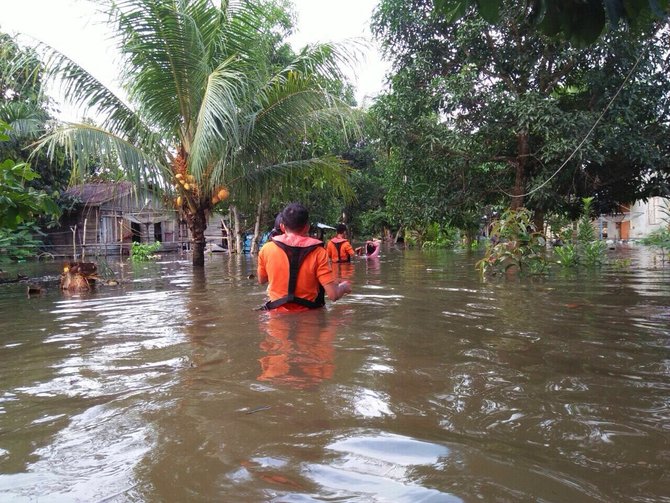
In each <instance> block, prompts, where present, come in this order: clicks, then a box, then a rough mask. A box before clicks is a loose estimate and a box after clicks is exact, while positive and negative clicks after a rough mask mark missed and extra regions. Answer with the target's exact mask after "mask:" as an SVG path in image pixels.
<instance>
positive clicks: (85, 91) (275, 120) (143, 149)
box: [38, 0, 350, 266]
mask: <svg viewBox="0 0 670 503" xmlns="http://www.w3.org/2000/svg"><path fill="white" fill-rule="evenodd" d="M99 5H101V8H102V9H103V11H104V13H105V14H107V15H108V16H109V19H110V20H111V22H112V26H113V36H114V38H115V42H116V43H117V48H118V50H119V53H120V58H121V64H119V65H117V67H118V68H119V69H120V75H119V81H120V82H121V84H122V87H123V90H124V91H125V93H126V94H125V96H123V97H121V96H119V95H118V94H117V93H115V92H114V91H113V90H111V89H110V88H109V87H108V86H106V85H104V84H103V83H101V82H100V81H98V80H97V79H96V78H95V77H93V75H91V74H90V73H89V72H87V71H86V70H84V69H83V68H82V67H81V66H79V65H78V64H77V62H75V61H72V60H71V59H69V58H68V57H67V56H65V55H63V54H61V53H59V52H58V51H56V50H54V49H53V48H47V50H48V55H49V57H48V58H47V61H46V66H47V68H48V70H49V71H50V74H51V75H53V76H55V77H57V78H58V79H59V80H60V81H61V82H62V88H63V94H64V95H65V96H66V98H68V99H69V100H70V101H72V102H73V104H75V105H79V106H85V107H89V108H91V109H92V110H94V111H95V114H96V117H98V118H100V126H96V125H91V124H90V123H71V124H65V125H62V126H60V127H58V128H57V129H56V130H54V131H53V132H52V133H50V134H48V135H47V136H45V137H44V138H42V140H41V141H40V142H39V144H38V148H39V149H46V150H47V151H49V152H53V151H54V149H55V147H56V146H62V147H64V148H65V151H66V153H67V155H68V156H69V157H70V158H71V160H72V162H73V165H74V167H73V177H74V178H75V179H77V177H80V176H81V175H82V170H81V169H79V168H78V167H79V166H86V165H87V163H88V162H89V161H90V160H91V159H94V158H96V157H97V158H100V157H101V156H104V157H105V158H108V157H109V156H113V157H115V158H116V159H117V162H118V165H119V167H120V169H121V170H122V171H123V172H124V174H125V176H126V177H128V178H129V179H131V180H134V181H135V182H136V184H138V185H139V184H151V185H153V186H155V187H160V188H162V189H163V190H164V191H165V192H166V193H168V194H170V196H171V199H172V200H173V201H174V204H175V206H176V207H177V208H178V209H179V210H180V211H182V212H183V215H184V217H185V219H186V221H187V224H188V227H189V230H190V232H191V235H192V239H193V247H192V250H193V265H194V266H202V265H203V264H204V249H205V236H204V231H205V227H206V226H207V217H208V214H209V212H210V211H211V210H212V208H213V206H214V205H215V204H217V203H218V202H219V201H221V200H225V199H226V198H228V197H229V195H231V196H235V197H250V195H253V194H259V193H263V192H266V191H267V190H268V189H269V188H270V187H272V184H276V183H281V182H282V181H286V180H290V179H291V177H292V176H293V175H295V174H296V173H298V172H302V173H304V170H316V171H318V172H319V173H321V174H326V175H327V176H328V177H329V180H330V181H331V182H332V184H333V188H334V190H341V191H343V192H344V191H346V165H345V164H344V162H343V161H342V160H341V159H339V158H336V157H322V158H318V159H307V160H293V159H291V158H289V157H288V153H289V152H290V149H286V145H288V144H290V143H291V142H294V141H295V138H296V137H298V138H299V137H300V134H301V131H303V130H304V129H306V128H307V127H313V125H314V124H315V123H318V122H320V121H330V120H333V119H334V118H337V117H341V116H342V115H343V114H346V113H348V112H349V107H348V106H347V105H346V104H344V103H343V102H342V101H341V100H339V99H337V97H336V96H333V94H331V93H329V92H328V89H329V88H332V85H331V84H332V82H333V81H338V80H342V79H343V76H342V74H341V65H342V63H346V61H348V60H349V58H350V55H349V54H348V53H347V51H346V50H342V48H338V47H336V46H334V45H331V44H321V45H315V46H310V47H307V48H305V49H303V50H302V51H301V52H300V53H298V54H292V52H291V51H289V52H288V53H287V52H286V51H284V53H283V54H282V56H281V57H277V54H278V51H277V48H278V45H279V41H280V38H281V37H280V36H278V35H277V34H278V33H280V31H278V30H277V27H278V26H279V27H280V28H281V26H280V23H279V22H280V21H282V20H283V21H285V20H286V19H288V18H287V15H286V11H285V10H284V8H283V6H282V5H279V4H278V3H276V2H273V1H268V2H254V3H253V4H252V3H251V2H239V3H235V2H233V1H232V0H231V1H226V0H224V1H221V2H220V4H219V5H214V2H211V0H181V1H180V0H177V1H174V0H171V1H167V0H120V1H111V0H107V1H103V2H102V3H100V4H99ZM285 26H286V25H284V27H285Z"/></svg>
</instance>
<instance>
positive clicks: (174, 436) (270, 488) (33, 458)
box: [0, 247, 670, 503]
mask: <svg viewBox="0 0 670 503" xmlns="http://www.w3.org/2000/svg"><path fill="white" fill-rule="evenodd" d="M609 254H610V259H611V261H610V263H609V265H606V266H604V267H603V268H602V270H600V271H597V272H592V273H589V272H580V273H578V274H572V273H563V272H561V271H555V272H554V273H552V274H551V275H550V276H549V277H547V278H539V279H538V278H536V279H521V280H514V279H496V280H489V281H481V279H480V278H479V276H478V275H477V274H476V272H475V271H474V263H475V261H476V260H477V258H479V257H478V256H476V255H469V254H466V253H454V252H421V251H417V250H397V249H388V248H387V249H385V250H384V252H383V254H382V257H381V258H380V259H379V260H376V261H367V262H366V261H364V260H359V261H357V262H355V263H354V264H353V265H341V266H336V267H335V270H336V272H337V274H338V275H340V276H342V277H347V278H350V279H351V280H352V281H353V284H354V293H353V294H352V295H350V296H348V297H346V298H344V299H342V300H341V301H339V302H337V303H334V304H333V303H330V304H329V305H328V307H327V308H326V309H323V310H319V311H315V312H310V313H306V314H303V315H284V316H268V314H267V313H265V312H260V311H256V310H254V308H255V307H257V306H259V305H260V304H261V303H262V301H263V299H264V290H263V288H262V287H260V286H258V285H257V284H256V283H255V279H253V278H249V275H251V274H254V273H255V260H254V258H253V257H248V256H246V257H232V258H231V257H229V256H228V255H216V254H215V255H213V256H211V257H209V258H208V259H207V264H206V268H205V270H204V272H203V273H197V272H195V273H194V271H193V270H192V268H191V265H190V263H189V262H188V260H177V259H176V258H175V259H174V260H165V261H161V262H159V263H152V264H142V265H132V264H127V263H126V264H123V265H122V264H120V263H110V264H109V266H110V267H111V269H112V270H113V271H114V272H115V273H116V276H117V278H119V279H120V280H121V283H120V284H119V285H117V286H103V285H100V286H99V287H98V288H97V289H96V290H95V291H94V292H91V293H87V294H81V295H65V294H63V293H61V292H60V291H59V290H58V288H57V282H56V281H55V278H56V275H57V274H58V268H59V264H18V265H12V266H4V265H3V266H2V267H3V268H4V269H5V270H6V274H10V275H11V274H14V273H15V272H17V271H21V272H23V273H25V274H28V275H30V276H33V277H35V276H40V277H42V280H43V282H46V284H47V286H48V288H49V289H48V291H47V292H46V293H45V294H43V295H41V296H36V297H31V298H28V297H27V295H26V285H25V284H22V283H19V284H6V285H0V363H1V366H0V501H31V502H32V501H39V502H52V501H53V502H61V501H62V502H73V501H85V502H170V501H175V502H186V501H189V502H190V501H194V502H198V501H203V502H205V501H231V502H260V501H275V502H296V503H297V502H309V501H329V502H335V501H336V502H344V501H346V502H369V501H373V502H442V501H445V502H461V501H462V502H471V501H503V502H504V501H509V502H518V501H528V502H530V501H533V502H534V501H546V502H571V503H573V502H594V501H595V502H601V501H602V502H629V501H640V502H651V501H669V499H668V498H670V469H669V468H670V411H669V403H670V393H669V390H670V350H669V348H670V281H669V280H670V267H668V266H665V267H661V264H660V263H658V261H655V260H654V259H653V257H652V256H651V255H650V254H649V253H648V251H647V250H642V249H638V248H635V247H631V248H618V249H617V250H614V251H610V252H609ZM624 260H626V261H630V265H628V264H627V262H624Z"/></svg>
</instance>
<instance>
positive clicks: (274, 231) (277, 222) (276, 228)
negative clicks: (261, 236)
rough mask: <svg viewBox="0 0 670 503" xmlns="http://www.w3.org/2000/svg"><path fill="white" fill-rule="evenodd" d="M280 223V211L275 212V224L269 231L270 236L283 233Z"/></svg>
mask: <svg viewBox="0 0 670 503" xmlns="http://www.w3.org/2000/svg"><path fill="white" fill-rule="evenodd" d="M281 223H282V220H281V213H277V216H276V217H275V226H274V227H273V228H272V230H271V231H270V237H271V238H273V237H275V236H280V235H282V234H284V233H283V232H282V230H281Z"/></svg>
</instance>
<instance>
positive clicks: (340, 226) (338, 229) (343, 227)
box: [335, 224, 347, 234]
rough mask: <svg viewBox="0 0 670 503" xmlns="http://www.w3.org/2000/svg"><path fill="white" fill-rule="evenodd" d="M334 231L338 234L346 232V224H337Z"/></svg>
mask: <svg viewBox="0 0 670 503" xmlns="http://www.w3.org/2000/svg"><path fill="white" fill-rule="evenodd" d="M335 232H337V233H338V234H344V233H345V232H347V226H346V225H345V224H337V227H335Z"/></svg>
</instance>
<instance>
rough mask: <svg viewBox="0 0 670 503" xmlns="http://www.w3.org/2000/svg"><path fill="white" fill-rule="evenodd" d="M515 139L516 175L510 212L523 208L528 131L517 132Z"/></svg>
mask: <svg viewBox="0 0 670 503" xmlns="http://www.w3.org/2000/svg"><path fill="white" fill-rule="evenodd" d="M516 138H517V158H516V173H515V176H514V190H513V191H512V194H513V197H512V204H510V209H512V210H518V209H519V208H523V197H524V196H523V193H524V192H525V188H526V166H527V164H528V154H529V153H530V149H529V145H528V131H526V130H523V131H521V132H519V133H518V134H517V136H516Z"/></svg>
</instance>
